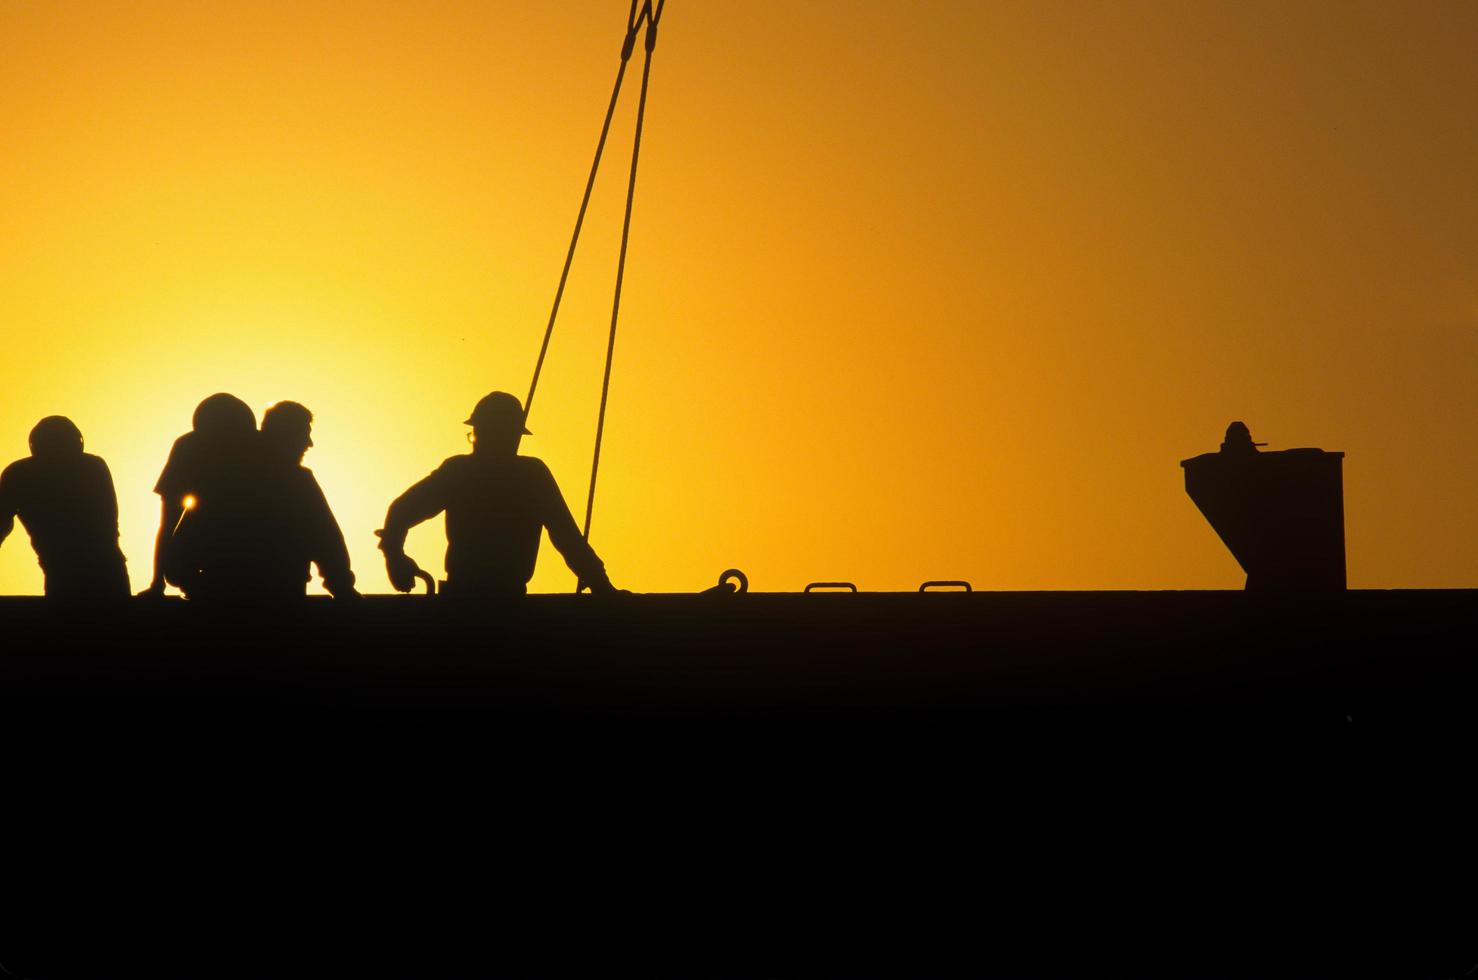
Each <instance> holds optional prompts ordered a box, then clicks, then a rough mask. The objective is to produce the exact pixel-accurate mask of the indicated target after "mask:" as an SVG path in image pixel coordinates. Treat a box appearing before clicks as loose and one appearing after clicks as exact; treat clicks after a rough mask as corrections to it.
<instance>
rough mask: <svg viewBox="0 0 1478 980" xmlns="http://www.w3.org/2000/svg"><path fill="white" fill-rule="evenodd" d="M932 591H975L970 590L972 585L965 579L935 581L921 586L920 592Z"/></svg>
mask: <svg viewBox="0 0 1478 980" xmlns="http://www.w3.org/2000/svg"><path fill="white" fill-rule="evenodd" d="M930 589H963V590H964V591H966V592H973V591H975V590H974V589H972V588H970V583H969V582H966V581H965V580H964V579H935V580H931V581H928V582H925V583H924V584H923V585H921V586H919V591H920V592H928V591H929V590H930Z"/></svg>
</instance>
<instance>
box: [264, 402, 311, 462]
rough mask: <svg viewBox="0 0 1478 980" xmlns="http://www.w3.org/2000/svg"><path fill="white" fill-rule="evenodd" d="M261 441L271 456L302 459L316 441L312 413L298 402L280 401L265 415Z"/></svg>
mask: <svg viewBox="0 0 1478 980" xmlns="http://www.w3.org/2000/svg"><path fill="white" fill-rule="evenodd" d="M262 443H263V448H264V449H265V450H266V452H267V455H268V456H269V457H271V458H272V459H277V460H281V461H283V462H287V461H291V462H294V463H298V462H301V461H302V459H303V454H304V453H306V452H307V451H308V449H309V448H310V447H311V446H312V445H313V413H312V412H310V411H308V409H306V408H304V407H303V406H302V405H299V404H298V403H297V402H278V403H277V404H276V405H273V406H272V407H271V408H269V409H267V411H266V412H265V413H263V415H262Z"/></svg>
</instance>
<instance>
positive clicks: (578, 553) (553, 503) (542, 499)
mask: <svg viewBox="0 0 1478 980" xmlns="http://www.w3.org/2000/svg"><path fill="white" fill-rule="evenodd" d="M539 504H540V512H541V513H540V517H541V519H542V520H543V522H544V527H545V528H546V529H547V530H548V531H549V540H550V542H551V543H552V544H553V545H554V547H555V548H557V549H558V550H559V553H560V554H561V555H562V556H563V557H564V560H565V564H566V565H568V566H570V571H572V572H574V573H575V574H576V575H578V576H579V577H580V584H581V585H584V586H587V587H589V589H590V591H591V593H592V594H594V595H610V594H612V593H614V592H615V591H616V587H615V586H614V585H612V584H611V580H610V578H609V577H608V576H607V575H606V566H605V563H604V562H602V561H601V560H600V557H599V556H598V555H596V553H595V549H593V548H591V547H590V542H588V541H586V540H585V535H583V534H581V533H580V527H579V525H577V524H576V523H575V518H574V517H573V516H572V515H571V514H570V508H569V505H568V504H566V503H565V498H564V495H563V494H561V493H560V492H559V484H557V483H555V482H554V474H552V473H550V472H549V470H548V469H547V468H546V469H545V470H544V473H543V480H542V485H541V487H540V494H539Z"/></svg>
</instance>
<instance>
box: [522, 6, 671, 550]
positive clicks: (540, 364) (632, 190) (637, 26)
mask: <svg viewBox="0 0 1478 980" xmlns="http://www.w3.org/2000/svg"><path fill="white" fill-rule="evenodd" d="M666 2H667V0H657V2H656V5H655V6H654V5H653V3H652V0H642V3H641V7H640V9H638V7H637V0H631V9H630V11H629V12H628V14H627V16H626V36H625V39H624V40H623V41H622V42H621V64H620V67H619V68H618V69H617V70H616V83H615V85H614V86H613V87H612V88H611V101H610V104H609V105H607V106H606V118H605V121H604V122H603V123H602V124H601V127H600V139H599V140H598V141H597V142H596V144H595V160H594V162H592V163H591V165H590V176H589V177H588V178H587V179H586V181H585V194H584V196H582V197H581V198H580V211H579V213H578V214H577V215H576V216H575V230H574V232H573V233H572V234H571V235H570V248H569V251H568V252H567V253H566V254H565V263H564V268H563V269H562V270H561V271H560V274H559V286H558V287H557V288H556V289H555V291H554V306H553V308H552V309H551V310H550V311H549V323H548V325H547V326H545V328H544V341H543V343H541V344H540V345H539V359H538V360H537V361H536V362H535V363H534V377H533V380H531V381H530V382H529V394H528V397H527V398H525V399H524V403H523V411H524V421H525V424H527V422H528V417H529V412H530V411H531V410H532V409H533V405H534V392H535V390H536V389H537V388H538V386H539V373H540V372H541V371H542V370H543V368H544V357H545V355H546V354H547V353H548V352H549V338H550V337H551V336H553V334H554V323H555V321H556V320H557V319H558V317H559V304H560V301H561V300H562V299H564V292H565V283H566V282H568V280H569V277H570V266H571V264H573V262H574V261H575V247H576V246H577V245H578V244H579V242H580V229H581V228H582V227H583V226H584V224H585V212H586V210H587V209H588V208H589V206H590V192H591V191H592V190H593V189H594V187H595V176H596V173H597V172H598V171H599V170H600V161H601V157H602V156H603V155H604V153H605V148H606V138H607V136H609V135H610V132H611V117H612V116H613V115H615V112H616V103H617V101H618V100H619V99H620V97H621V83H622V81H623V80H624V79H625V78H626V66H627V65H628V64H629V63H630V61H631V55H632V52H633V51H635V49H636V37H637V33H638V32H639V31H640V30H641V28H642V26H643V25H645V26H646V36H645V43H644V45H643V46H644V48H645V49H646V57H645V58H644V59H643V61H642V72H641V96H640V98H639V99H638V101H637V105H636V135H635V137H634V138H633V139H632V143H631V173H630V175H629V176H628V177H627V180H626V213H625V217H624V218H623V220H622V223H621V252H620V257H619V258H618V259H617V260H616V292H615V297H614V299H613V300H612V301H611V329H610V334H609V336H608V337H607V340H606V366H605V374H604V377H603V379H602V380H601V386H600V413H599V414H598V415H597V417H596V423H595V454H594V456H593V458H592V459H591V462H590V490H589V492H588V494H587V495H586V498H585V524H584V526H583V529H582V533H583V534H584V536H585V538H586V540H589V539H590V519H591V516H592V514H593V513H594V512H595V482H596V476H597V474H598V473H599V471H600V447H601V439H602V437H603V436H604V434H605V425H606V402H607V399H608V397H609V395H610V391H611V361H612V358H613V356H614V354H615V352H616V322H617V320H618V319H619V317H620V314H621V286H622V283H623V281H624V279H625V275H626V250H627V244H628V242H629V241H630V238H631V204H632V201H633V200H634V199H635V197H636V165H637V161H638V159H639V158H640V156H641V137H642V124H643V123H644V122H645V119H646V109H647V89H648V85H649V83H650V80H651V74H652V52H653V51H654V50H655V49H656V47H657V24H658V23H659V22H660V21H661V19H662V8H663V6H664V5H665V4H666Z"/></svg>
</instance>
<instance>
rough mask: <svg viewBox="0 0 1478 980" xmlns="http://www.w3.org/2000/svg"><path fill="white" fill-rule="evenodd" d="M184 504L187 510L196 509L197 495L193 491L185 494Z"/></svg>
mask: <svg viewBox="0 0 1478 980" xmlns="http://www.w3.org/2000/svg"><path fill="white" fill-rule="evenodd" d="M184 505H185V509H186V510H194V509H195V495H194V494H193V493H187V494H185V499H184Z"/></svg>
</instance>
